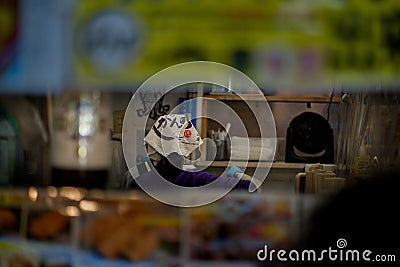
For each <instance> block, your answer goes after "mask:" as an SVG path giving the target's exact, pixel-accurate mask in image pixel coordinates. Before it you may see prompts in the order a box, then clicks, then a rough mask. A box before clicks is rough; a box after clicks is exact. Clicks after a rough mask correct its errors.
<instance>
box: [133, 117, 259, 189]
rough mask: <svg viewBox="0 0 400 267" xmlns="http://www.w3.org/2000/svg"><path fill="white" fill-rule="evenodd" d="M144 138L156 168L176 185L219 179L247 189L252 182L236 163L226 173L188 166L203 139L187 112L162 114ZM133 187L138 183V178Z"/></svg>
mask: <svg viewBox="0 0 400 267" xmlns="http://www.w3.org/2000/svg"><path fill="white" fill-rule="evenodd" d="M144 141H145V144H146V148H147V153H148V156H149V159H150V161H151V163H152V165H153V166H154V170H155V171H156V172H158V174H159V175H160V176H162V177H163V178H164V179H166V180H167V181H169V182H171V183H173V184H175V185H178V186H184V187H199V186H203V185H207V184H210V183H212V182H214V181H215V185H216V186H217V187H218V188H219V187H220V188H227V187H230V188H233V189H245V190H247V189H248V188H249V186H250V183H251V181H250V180H249V179H246V178H243V179H240V178H236V177H237V176H238V175H237V174H242V173H243V170H241V169H240V168H238V167H236V166H231V167H230V168H229V169H228V171H227V172H226V176H224V177H221V176H219V175H215V174H211V173H209V172H206V171H199V170H197V169H189V170H184V168H183V167H184V162H185V158H187V157H188V156H189V155H190V154H191V153H192V152H193V151H195V150H196V149H198V148H199V147H200V145H201V144H202V143H203V141H202V139H201V137H200V135H199V134H198V132H197V130H196V128H195V127H194V126H193V125H192V123H191V122H190V120H188V119H187V117H186V116H185V115H179V114H169V115H164V116H161V117H160V118H158V119H157V121H156V122H155V124H154V125H153V126H152V128H151V129H150V131H149V132H148V134H147V135H146V137H145V139H144ZM150 176H151V174H150V173H144V174H142V175H141V176H140V177H139V178H140V179H149V178H150ZM219 178H220V179H219ZM129 187H130V188H136V187H137V185H136V183H135V180H134V179H132V182H131V183H130V186H129Z"/></svg>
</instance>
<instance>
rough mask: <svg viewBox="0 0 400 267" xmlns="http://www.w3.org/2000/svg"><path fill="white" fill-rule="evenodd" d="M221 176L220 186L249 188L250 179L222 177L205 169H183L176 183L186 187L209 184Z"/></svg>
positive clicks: (218, 182)
mask: <svg viewBox="0 0 400 267" xmlns="http://www.w3.org/2000/svg"><path fill="white" fill-rule="evenodd" d="M218 178H220V179H219V180H218V181H217V182H216V183H217V184H216V185H215V186H216V187H218V188H228V187H229V188H231V187H232V186H233V185H234V184H235V183H236V185H235V186H234V187H233V189H248V188H249V186H250V181H247V180H241V179H239V181H238V179H237V178H230V177H220V176H218V175H215V174H211V173H208V172H204V171H183V172H182V173H181V174H179V175H178V177H176V179H175V181H174V184H176V185H180V186H186V187H198V186H203V185H206V184H209V183H211V182H213V181H215V180H217V179H218Z"/></svg>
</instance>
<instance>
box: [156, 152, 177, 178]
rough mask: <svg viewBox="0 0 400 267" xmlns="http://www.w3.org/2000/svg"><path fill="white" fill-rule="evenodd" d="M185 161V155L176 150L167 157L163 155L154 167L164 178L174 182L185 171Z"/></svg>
mask: <svg viewBox="0 0 400 267" xmlns="http://www.w3.org/2000/svg"><path fill="white" fill-rule="evenodd" d="M183 161H184V158H183V156H182V155H179V154H178V153H176V152H174V153H171V154H169V155H168V156H167V157H165V156H161V160H160V161H158V162H157V165H156V166H154V168H155V169H156V171H157V172H158V173H159V174H160V175H161V176H162V177H163V178H164V179H166V180H167V181H169V182H171V183H173V182H174V181H175V179H176V177H178V175H179V174H181V173H182V171H183V170H182V169H183ZM171 162H172V163H171Z"/></svg>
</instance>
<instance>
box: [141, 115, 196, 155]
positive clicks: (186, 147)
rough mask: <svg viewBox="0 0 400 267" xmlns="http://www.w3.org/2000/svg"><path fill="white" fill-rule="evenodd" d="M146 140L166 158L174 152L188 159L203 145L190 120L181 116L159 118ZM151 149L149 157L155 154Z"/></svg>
mask: <svg viewBox="0 0 400 267" xmlns="http://www.w3.org/2000/svg"><path fill="white" fill-rule="evenodd" d="M144 140H145V142H147V143H148V144H149V145H150V146H151V148H153V149H154V150H155V151H157V152H158V153H160V154H161V155H163V156H165V157H167V156H168V155H169V154H171V153H173V152H176V153H178V154H179V155H183V156H185V157H187V156H188V155H189V154H190V153H192V152H193V150H195V149H196V148H198V147H199V146H200V145H201V144H202V143H203V140H201V137H200V135H199V133H198V132H197V130H196V128H194V127H193V125H192V123H191V122H190V120H188V119H187V117H186V116H185V115H181V114H169V115H164V116H161V117H160V118H158V120H157V121H156V122H155V123H154V125H153V127H151V129H150V131H149V133H148V134H147V135H146V137H145V138H144ZM151 148H150V149H149V155H151V154H153V153H154V152H155V151H154V150H152V149H151Z"/></svg>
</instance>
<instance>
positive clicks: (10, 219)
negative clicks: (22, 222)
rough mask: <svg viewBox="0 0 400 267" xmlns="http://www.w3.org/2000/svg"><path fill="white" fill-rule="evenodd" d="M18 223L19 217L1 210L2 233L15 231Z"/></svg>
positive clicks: (0, 223)
mask: <svg viewBox="0 0 400 267" xmlns="http://www.w3.org/2000/svg"><path fill="white" fill-rule="evenodd" d="M17 222H18V221H17V217H16V216H15V215H14V214H13V213H12V212H11V211H9V210H6V209H0V233H4V232H7V231H9V230H10V229H13V228H14V227H15V226H16V225H17Z"/></svg>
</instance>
